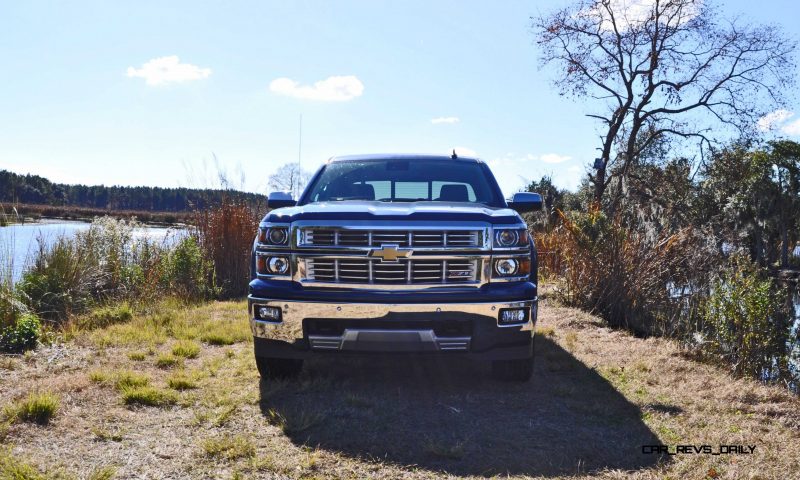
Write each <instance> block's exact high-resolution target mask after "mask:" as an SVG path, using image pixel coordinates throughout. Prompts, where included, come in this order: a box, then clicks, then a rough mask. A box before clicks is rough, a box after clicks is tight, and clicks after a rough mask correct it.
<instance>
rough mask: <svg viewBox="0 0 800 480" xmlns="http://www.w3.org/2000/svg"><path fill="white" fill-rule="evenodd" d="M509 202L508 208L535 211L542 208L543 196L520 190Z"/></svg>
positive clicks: (519, 210)
mask: <svg viewBox="0 0 800 480" xmlns="http://www.w3.org/2000/svg"><path fill="white" fill-rule="evenodd" d="M507 203H508V208H513V209H514V210H516V211H518V212H519V213H527V212H534V211H537V210H541V209H542V196H541V195H539V194H538V193H531V192H518V193H515V194H514V196H513V197H511V201H510V202H507Z"/></svg>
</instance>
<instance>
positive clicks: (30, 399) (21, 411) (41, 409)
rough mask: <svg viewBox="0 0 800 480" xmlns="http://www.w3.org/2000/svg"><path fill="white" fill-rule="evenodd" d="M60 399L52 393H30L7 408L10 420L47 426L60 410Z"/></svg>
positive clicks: (6, 414) (6, 413)
mask: <svg viewBox="0 0 800 480" xmlns="http://www.w3.org/2000/svg"><path fill="white" fill-rule="evenodd" d="M58 405H59V401H58V397H57V396H56V395H54V394H52V393H50V392H38V393H30V394H28V396H27V398H25V399H23V400H19V401H17V402H15V403H13V404H12V405H10V406H8V407H6V408H5V417H6V418H8V419H11V420H12V421H13V420H17V421H22V422H31V423H38V424H39V425H47V424H48V423H50V419H51V418H53V415H55V414H56V411H57V410H58Z"/></svg>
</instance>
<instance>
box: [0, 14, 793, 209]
mask: <svg viewBox="0 0 800 480" xmlns="http://www.w3.org/2000/svg"><path fill="white" fill-rule="evenodd" d="M568 3H569V2H568V1H566V0H539V1H516V0H506V1H502V2H485V1H483V2H479V1H463V0H458V1H457V0H447V1H445V0H419V1H418V0H411V1H409V0H407V1H403V2H398V1H388V0H384V1H379V0H369V1H368V0H361V1H323V0H318V1H257V2H233V1H229V2H201V1H198V0H193V1H173V0H170V1H141V0H140V1H137V2H108V1H96V2H78V1H74V2H40V1H34V0H26V1H24V2H12V1H10V0H0V169H8V170H12V171H15V172H18V173H33V174H38V175H42V176H45V177H48V178H50V179H51V180H54V181H57V182H65V183H83V184H106V185H112V184H116V185H151V186H165V187H170V186H189V187H206V186H214V185H215V183H216V180H215V179H216V172H218V171H225V172H227V175H228V176H229V177H230V178H231V179H232V183H233V184H234V185H235V186H238V187H240V188H243V189H246V190H250V191H258V192H265V191H266V190H267V178H268V177H269V175H270V174H272V173H274V171H275V170H277V168H278V167H280V166H281V165H283V164H286V163H289V162H295V161H298V158H299V159H300V161H301V163H302V166H303V168H304V169H307V170H312V171H313V170H315V169H316V168H318V167H319V166H320V165H321V164H322V163H323V162H324V161H325V160H326V159H327V158H329V157H331V156H333V155H343V154H356V153H380V152H406V153H408V152H417V153H442V154H444V153H448V152H450V151H451V150H452V149H454V148H455V149H457V151H459V152H462V153H463V154H470V153H474V154H476V155H477V156H478V157H480V158H482V159H483V160H484V161H486V162H487V163H488V164H489V166H490V167H491V168H492V170H493V172H494V173H495V176H496V177H497V178H498V180H499V182H500V184H501V187H502V188H503V190H504V192H505V193H506V194H511V193H513V192H514V191H516V190H517V189H519V188H520V187H521V186H522V185H524V184H525V183H526V181H528V180H531V179H538V178H539V177H541V176H542V175H552V177H553V178H554V181H555V183H556V184H557V185H559V186H560V187H563V188H571V189H574V188H576V187H577V185H578V184H579V182H580V180H581V178H582V177H583V176H584V175H585V172H586V168H587V166H588V165H589V164H591V161H592V159H593V158H594V157H595V156H597V152H596V149H597V147H598V146H599V139H598V136H597V134H598V130H597V124H596V122H595V121H593V120H591V119H590V118H588V117H586V114H587V113H590V112H591V111H592V106H591V105H590V104H588V103H585V102H582V101H580V100H575V99H570V98H564V97H561V96H559V95H558V93H557V91H556V89H555V88H554V87H553V85H552V80H553V79H554V72H553V71H552V70H548V69H544V70H543V69H541V68H540V65H539V62H538V51H537V46H536V45H535V42H534V37H533V33H532V29H531V21H530V17H531V16H536V15H538V14H541V13H547V12H549V11H551V10H553V9H555V8H558V7H561V6H565V5H567V4H568ZM717 3H718V4H719V2H717ZM721 8H722V10H723V11H724V12H725V13H726V15H736V14H738V15H740V16H741V17H742V18H746V19H748V20H751V21H753V22H762V23H772V22H778V23H780V22H783V27H784V29H785V31H786V33H788V34H789V35H792V36H794V37H795V38H797V37H800V24H798V23H797V22H795V21H793V20H794V19H795V16H796V12H797V9H796V8H797V7H796V5H794V2H791V1H789V0H780V1H776V0H770V1H765V2H752V1H747V0H731V1H728V2H724V3H722V4H721ZM790 20H792V21H790ZM595 108H596V107H595ZM795 110H796V111H798V114H797V115H795V113H794V112H795ZM772 115H773V116H771V117H770V118H768V119H764V120H763V121H764V125H765V126H771V127H773V130H772V133H770V134H771V135H782V136H785V137H788V138H794V139H795V140H800V102H799V101H797V100H796V99H795V100H794V104H793V105H789V106H788V107H787V108H786V109H785V110H783V111H778V112H774V113H773V114H772ZM301 116H302V142H301V141H300V138H299V137H300V132H299V130H300V118H301Z"/></svg>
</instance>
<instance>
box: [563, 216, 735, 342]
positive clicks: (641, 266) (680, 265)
mask: <svg viewBox="0 0 800 480" xmlns="http://www.w3.org/2000/svg"><path fill="white" fill-rule="evenodd" d="M559 213H560V215H561V217H562V225H560V226H559V227H558V228H557V229H556V230H555V231H554V232H553V233H552V234H551V235H553V236H555V238H549V239H548V241H549V248H550V251H551V252H557V254H558V255H559V256H560V257H561V258H560V259H558V260H553V261H551V265H552V266H554V267H557V268H560V269H561V270H560V271H559V272H557V273H558V274H560V275H561V277H562V283H563V288H562V289H561V290H560V291H559V292H558V294H559V296H560V297H561V300H562V301H563V302H564V303H566V304H567V305H570V306H575V307H579V308H582V309H585V310H588V311H591V312H595V313H597V314H599V315H600V316H601V317H603V318H604V319H605V320H606V321H607V322H608V323H609V324H611V325H613V326H621V327H624V328H629V329H631V330H633V331H635V332H638V333H642V334H667V335H672V334H680V333H681V332H683V331H685V330H686V328H687V327H686V325H685V321H686V319H687V318H691V317H692V315H693V313H692V312H695V311H696V310H697V308H698V304H699V300H700V297H699V296H694V295H682V294H676V292H675V290H676V289H677V290H678V291H683V290H684V289H685V288H698V287H703V286H705V285H707V284H708V280H707V277H708V275H709V272H711V271H713V267H714V266H715V264H716V263H717V262H718V261H719V257H718V255H717V253H716V250H715V246H714V242H713V238H712V237H710V236H708V235H706V233H705V232H703V231H700V230H698V229H694V228H685V229H682V230H678V231H677V232H675V233H672V234H658V233H655V232H648V231H640V230H631V229H627V228H625V227H624V226H623V225H621V223H620V222H619V221H612V220H610V219H608V218H607V217H606V216H605V215H604V214H603V213H602V212H600V211H599V210H598V209H592V210H590V211H589V212H588V213H575V214H573V215H571V216H569V217H568V216H566V215H564V214H563V213H561V212H559ZM550 273H556V272H550ZM670 285H672V286H675V288H672V289H670V288H668V287H669V286H670Z"/></svg>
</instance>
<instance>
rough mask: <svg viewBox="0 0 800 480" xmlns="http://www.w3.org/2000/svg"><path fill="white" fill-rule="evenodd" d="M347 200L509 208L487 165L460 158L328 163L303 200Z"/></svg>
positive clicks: (302, 202)
mask: <svg viewBox="0 0 800 480" xmlns="http://www.w3.org/2000/svg"><path fill="white" fill-rule="evenodd" d="M345 200H375V201H380V202H427V201H433V202H469V203H481V204H485V205H490V206H498V207H500V206H503V203H502V197H501V196H500V193H499V189H498V188H497V184H496V183H495V181H494V177H492V175H491V172H489V169H488V168H487V167H485V166H484V165H483V164H480V163H477V162H471V161H458V160H392V159H386V160H364V161H359V160H356V161H342V162H334V163H330V164H328V165H326V166H325V167H324V168H323V170H322V172H321V173H320V174H319V175H318V176H317V177H316V180H315V181H314V183H313V184H312V185H311V186H310V187H309V189H308V190H307V191H306V194H305V195H304V196H303V199H302V201H301V204H305V203H311V202H330V201H345Z"/></svg>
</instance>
